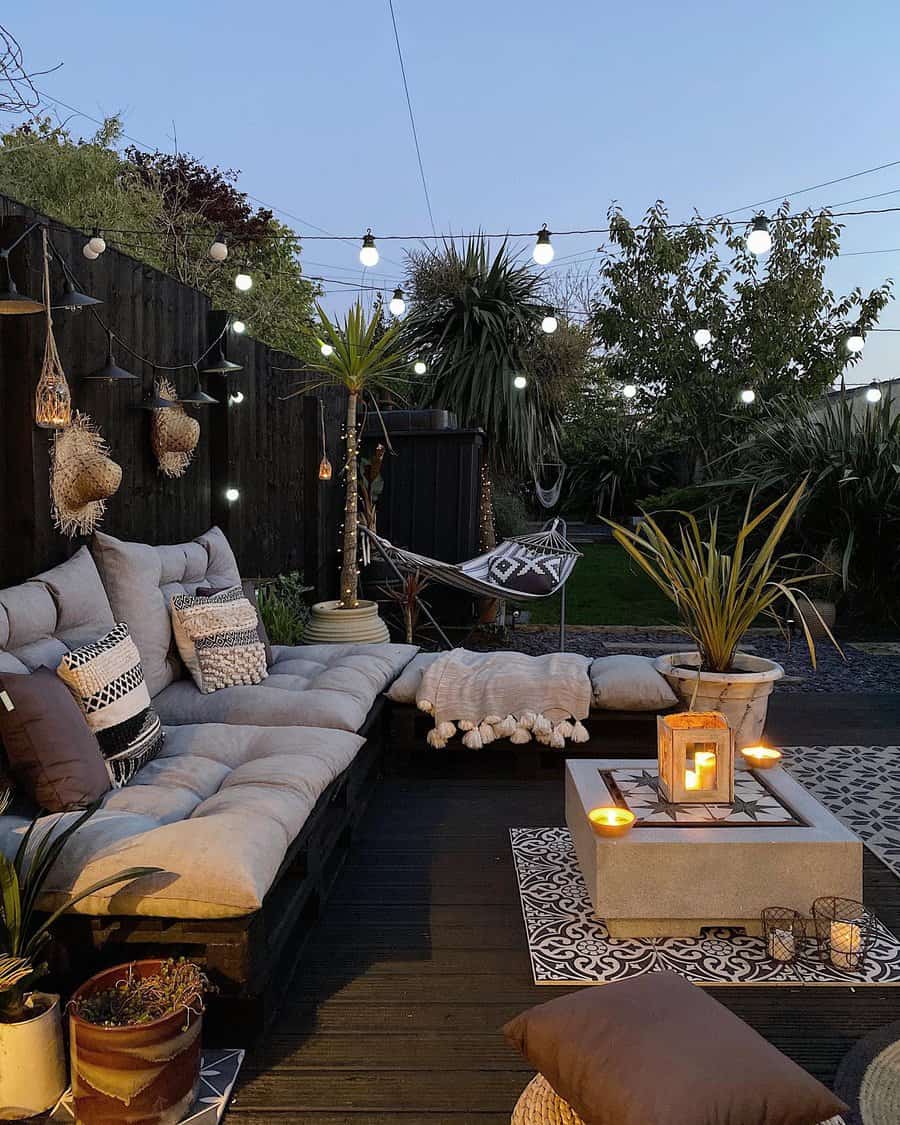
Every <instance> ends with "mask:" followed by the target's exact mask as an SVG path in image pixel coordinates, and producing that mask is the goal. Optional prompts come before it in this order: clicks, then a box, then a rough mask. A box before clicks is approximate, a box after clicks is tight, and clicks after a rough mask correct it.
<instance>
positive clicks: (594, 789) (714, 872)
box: [566, 758, 863, 937]
mask: <svg viewBox="0 0 900 1125" xmlns="http://www.w3.org/2000/svg"><path fill="white" fill-rule="evenodd" d="M656 767H657V763H656V759H655V758H652V759H647V760H639V761H635V760H634V759H609V760H607V759H600V760H589V761H578V760H575V759H571V760H569V761H568V762H567V763H566V823H567V824H568V826H569V831H570V832H571V834H572V840H573V841H574V844H575V851H576V853H577V855H578V863H579V866H580V867H581V870H582V873H583V874H584V877H585V881H586V882H587V887H588V893H589V894H590V897H591V902H592V903H593V906H594V910H595V912H596V914H597V917H598V918H602V919H603V920H604V921H605V922H606V924H607V926H608V928H609V933H610V936H611V937H685V936H695V935H697V934H699V932H700V930H701V929H702V928H703V927H708V926H733V927H742V928H743V929H744V930H745V931H746V932H747V933H748V934H759V933H760V920H759V918H760V911H761V910H762V909H763V907H765V906H787V907H791V908H793V909H794V910H798V911H800V912H801V913H802V914H805V915H808V914H809V912H810V906H811V904H812V902H813V899H815V898H817V897H819V896H820V895H840V896H842V897H845V898H850V899H856V900H858V901H861V900H862V886H863V884H862V849H863V846H862V843H861V841H860V840H858V839H857V837H856V836H854V835H853V833H852V832H850V831H849V829H847V828H845V827H844V826H843V825H842V824H841V822H840V821H839V820H838V819H837V818H836V817H835V816H832V814H831V813H830V812H829V811H828V810H827V809H826V808H825V807H824V806H823V805H821V804H820V803H819V802H818V801H817V800H816V799H815V798H814V797H813V796H812V795H811V794H810V793H809V792H808V791H807V790H806V789H804V788H803V786H802V785H799V784H798V783H797V782H796V781H794V780H793V778H791V777H790V776H789V775H788V774H787V773H785V771H784V770H783V769H780V768H778V769H772V770H763V771H756V770H745V769H742V768H740V767H738V769H737V771H736V775H735V802H734V804H733V805H732V806H728V805H669V804H668V803H667V802H666V801H665V800H664V799H663V798H662V797H661V794H659V793H658V792H657V790H656V776H657V773H656ZM604 805H620V806H623V807H627V808H630V809H631V811H632V812H633V813H635V815H636V817H637V821H636V823H635V826H634V828H632V829H631V831H630V832H628V833H627V834H626V835H624V836H621V837H618V838H615V839H609V838H604V837H600V836H597V835H595V833H594V831H593V829H592V828H591V825H590V823H589V821H588V817H587V814H588V812H589V811H590V810H591V809H593V808H597V807H598V806H604Z"/></svg>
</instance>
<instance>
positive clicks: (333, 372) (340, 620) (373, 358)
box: [304, 301, 404, 644]
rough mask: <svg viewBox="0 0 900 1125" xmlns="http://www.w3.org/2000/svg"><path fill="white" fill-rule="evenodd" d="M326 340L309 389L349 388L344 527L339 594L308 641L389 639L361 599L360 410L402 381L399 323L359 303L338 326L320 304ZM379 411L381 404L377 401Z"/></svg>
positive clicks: (314, 619) (374, 610)
mask: <svg viewBox="0 0 900 1125" xmlns="http://www.w3.org/2000/svg"><path fill="white" fill-rule="evenodd" d="M319 320H320V323H321V326H322V332H323V338H320V339H318V341H317V342H318V344H319V349H320V351H321V352H322V360H321V361H320V362H318V363H314V364H312V365H311V366H312V368H313V369H314V370H315V371H318V372H320V373H321V374H322V375H323V376H324V379H323V381H322V382H321V383H318V384H315V385H314V386H313V387H309V388H306V390H313V389H315V387H318V386H322V385H323V384H326V385H327V384H330V385H333V386H334V385H336V386H340V387H344V388H345V389H346V391H347V422H346V429H347V436H346V442H347V457H346V462H345V471H344V476H345V480H344V487H345V502H344V529H343V533H342V547H341V550H342V556H341V579H340V581H341V585H340V595H341V596H340V597H339V598H338V599H336V600H334V601H326V602H317V603H316V604H315V605H314V606H313V607H312V613H311V616H310V621H309V624H308V626H307V628H306V633H305V636H304V640H305V642H306V643H307V644H347V643H357V644H358V643H360V642H378V641H387V640H389V639H390V636H389V634H388V630H387V626H386V625H385V624H384V622H383V621H382V620H381V618H380V617H379V616H378V604H377V602H374V601H369V600H366V599H361V598H360V597H359V564H358V555H359V545H358V543H357V531H358V526H359V505H360V495H359V434H358V432H357V425H358V408H359V405H360V402H363V401H365V400H366V398H368V399H369V400H370V401H372V402H373V403H374V402H375V400H374V397H373V396H374V394H375V392H376V391H384V390H393V391H396V387H397V384H398V383H400V382H401V381H402V374H401V373H402V370H403V367H404V357H403V355H402V353H401V352H400V351H399V350H398V336H399V332H400V325H399V323H397V324H393V325H390V326H389V327H387V328H383V326H382V317H381V311H380V309H379V308H377V307H376V309H375V310H374V311H373V313H372V315H371V316H370V317H368V318H367V317H366V314H365V312H364V311H363V307H362V303H361V302H360V301H357V302H356V304H355V305H353V307H352V308H351V309H350V310H349V311H348V312H347V315H346V318H345V320H344V323H343V325H338V324H333V323H332V322H331V321H330V320H329V319H328V315H327V314H326V312H325V311H324V309H322V308H321V307H320V308H319ZM376 409H377V404H376Z"/></svg>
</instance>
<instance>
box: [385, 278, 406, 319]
mask: <svg viewBox="0 0 900 1125" xmlns="http://www.w3.org/2000/svg"><path fill="white" fill-rule="evenodd" d="M388 308H389V309H390V311H391V312H392V313H393V315H394V316H403V314H404V313H405V312H406V301H404V300H403V290H402V289H401V288H400V286H399V285H398V286H397V288H396V289H395V290H394V295H393V297H391V300H390V304H389V305H388Z"/></svg>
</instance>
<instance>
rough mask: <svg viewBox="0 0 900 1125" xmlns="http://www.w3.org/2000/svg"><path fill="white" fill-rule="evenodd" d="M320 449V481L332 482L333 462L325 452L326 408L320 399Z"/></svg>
mask: <svg viewBox="0 0 900 1125" xmlns="http://www.w3.org/2000/svg"><path fill="white" fill-rule="evenodd" d="M318 401H319V448H320V452H321V454H322V457H321V460H320V461H319V480H331V462H330V461H329V460H328V454H327V452H326V451H325V408H324V406H323V405H322V400H321V399H319V400H318Z"/></svg>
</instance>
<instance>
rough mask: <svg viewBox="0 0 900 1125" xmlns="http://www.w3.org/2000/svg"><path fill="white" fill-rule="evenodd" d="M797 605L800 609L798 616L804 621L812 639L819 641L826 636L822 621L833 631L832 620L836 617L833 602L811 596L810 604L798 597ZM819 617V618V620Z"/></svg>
mask: <svg viewBox="0 0 900 1125" xmlns="http://www.w3.org/2000/svg"><path fill="white" fill-rule="evenodd" d="M797 607H798V609H799V611H800V617H802V618H803V620H804V621H805V622H806V627H807V629H809V632H810V635H811V636H812V637H813V639H814V640H817V641H821V640H825V639H826V638H827V637H828V633H827V632H826V631H825V629H824V627H823V622H824V624H825V625H827V626H828V628H829V629H830V630H831V631H832V632H834V622H835V619H836V618H837V609H836V608H835V604H834V602H825V601H819V600H818V599H816V598H813V599H812V606H810V605H809V603H808V602H807V601H806V599H805V598H798V599H797ZM813 608H815V610H816V611H817V612H818V616H817V615H816V613H814V612H813ZM819 618H821V621H820V620H819Z"/></svg>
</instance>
